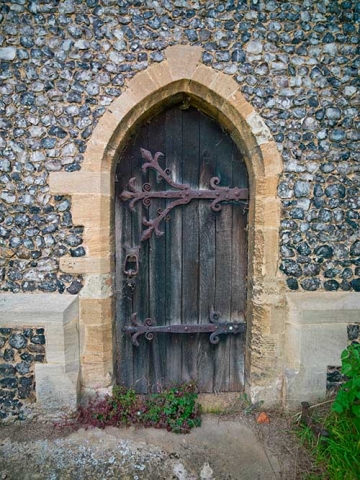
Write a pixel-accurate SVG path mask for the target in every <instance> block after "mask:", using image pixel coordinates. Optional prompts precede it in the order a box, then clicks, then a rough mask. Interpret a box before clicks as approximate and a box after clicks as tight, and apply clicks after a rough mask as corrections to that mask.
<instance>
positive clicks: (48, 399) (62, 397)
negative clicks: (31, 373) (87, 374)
mask: <svg viewBox="0 0 360 480" xmlns="http://www.w3.org/2000/svg"><path fill="white" fill-rule="evenodd" d="M78 318H79V301H78V298H77V297H73V296H68V295H57V294H16V295H13V294H1V295H0V326H1V327H12V328H13V327H42V328H44V329H45V338H46V344H45V355H46V362H47V363H45V364H36V365H35V383H36V409H37V410H38V411H39V413H41V414H43V415H55V416H58V415H61V414H63V413H67V414H70V413H73V412H75V411H76V409H77V405H78V400H79V391H80V382H79V379H80V351H79V333H78Z"/></svg>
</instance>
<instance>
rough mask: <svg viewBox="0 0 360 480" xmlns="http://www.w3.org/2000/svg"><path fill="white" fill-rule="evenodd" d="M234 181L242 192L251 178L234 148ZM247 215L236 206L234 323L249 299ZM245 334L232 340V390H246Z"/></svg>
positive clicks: (232, 310)
mask: <svg viewBox="0 0 360 480" xmlns="http://www.w3.org/2000/svg"><path fill="white" fill-rule="evenodd" d="M233 158H234V162H233V181H234V183H235V184H236V186H239V187H240V188H248V175H247V171H246V166H245V163H244V159H243V158H242V156H241V154H240V152H239V151H238V149H237V148H236V146H235V145H233ZM246 226H247V213H246V211H244V207H243V206H242V205H240V206H236V205H234V206H233V221H232V236H233V241H232V253H231V255H232V258H233V263H232V269H231V278H232V285H231V321H232V322H239V321H240V322H241V321H243V315H244V313H245V309H246V298H247V292H246V287H247V278H246V275H247V251H248V249H247V230H246ZM244 360H245V334H238V335H236V337H232V338H230V390H232V391H239V390H241V389H243V387H244Z"/></svg>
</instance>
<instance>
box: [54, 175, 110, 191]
mask: <svg viewBox="0 0 360 480" xmlns="http://www.w3.org/2000/svg"><path fill="white" fill-rule="evenodd" d="M49 186H50V192H51V193H52V194H53V195H74V194H84V193H85V194H89V193H91V194H98V195H100V194H102V195H110V176H109V175H108V174H104V173H100V172H87V171H80V172H73V173H67V172H51V173H50V175H49Z"/></svg>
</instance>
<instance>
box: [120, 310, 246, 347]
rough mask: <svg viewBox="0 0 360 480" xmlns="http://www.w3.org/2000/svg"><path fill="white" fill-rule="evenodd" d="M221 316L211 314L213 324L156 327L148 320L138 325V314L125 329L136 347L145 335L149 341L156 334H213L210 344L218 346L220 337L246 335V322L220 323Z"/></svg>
mask: <svg viewBox="0 0 360 480" xmlns="http://www.w3.org/2000/svg"><path fill="white" fill-rule="evenodd" d="M218 320H219V314H218V313H217V312H211V314H210V322H211V323H198V324H187V323H183V324H179V325H156V324H155V322H154V320H152V319H151V318H147V319H146V320H145V321H144V324H141V323H138V321H137V313H133V314H132V315H131V325H126V326H125V327H124V329H123V331H124V332H125V333H128V334H130V335H132V337H131V341H132V343H133V345H135V346H136V347H138V346H139V341H138V337H139V336H140V335H145V338H146V339H147V340H152V339H153V338H154V333H188V334H189V333H190V334H194V333H211V335H210V338H209V340H210V342H211V343H213V344H217V343H219V341H220V338H219V335H223V334H228V333H232V334H234V335H236V334H237V333H244V332H245V331H246V323H245V322H239V323H237V322H219V321H218Z"/></svg>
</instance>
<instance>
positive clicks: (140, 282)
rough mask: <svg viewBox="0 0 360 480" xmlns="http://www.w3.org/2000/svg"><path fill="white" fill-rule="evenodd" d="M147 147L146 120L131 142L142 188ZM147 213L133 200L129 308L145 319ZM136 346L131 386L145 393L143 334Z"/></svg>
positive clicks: (146, 352) (146, 358)
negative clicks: (136, 261)
mask: <svg viewBox="0 0 360 480" xmlns="http://www.w3.org/2000/svg"><path fill="white" fill-rule="evenodd" d="M148 147H149V132H148V125H147V124H145V125H144V126H143V127H142V128H141V129H139V131H138V132H137V134H136V137H135V139H134V141H133V144H132V157H133V166H132V177H135V178H136V188H137V189H139V190H141V188H142V185H143V184H144V183H145V182H147V181H148V174H144V173H142V170H141V167H142V164H143V159H142V157H141V153H140V148H147V149H148ZM144 216H145V217H148V212H147V209H146V208H145V207H144V206H143V205H142V203H141V202H138V203H137V204H136V212H132V237H131V246H140V265H139V275H138V277H137V278H136V286H135V290H134V292H133V305H132V311H133V312H137V314H138V321H140V322H144V320H145V319H146V318H147V317H148V316H149V313H150V309H149V245H148V244H147V243H146V242H140V238H141V232H142V231H143V229H144V226H143V225H142V218H143V217H144ZM139 343H140V345H139V347H135V346H132V349H133V364H134V367H133V368H134V381H133V382H134V385H133V386H134V388H135V390H136V392H137V393H147V392H148V386H149V383H150V382H151V381H150V345H149V342H148V341H147V340H146V339H145V338H144V336H142V338H140V339H139Z"/></svg>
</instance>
